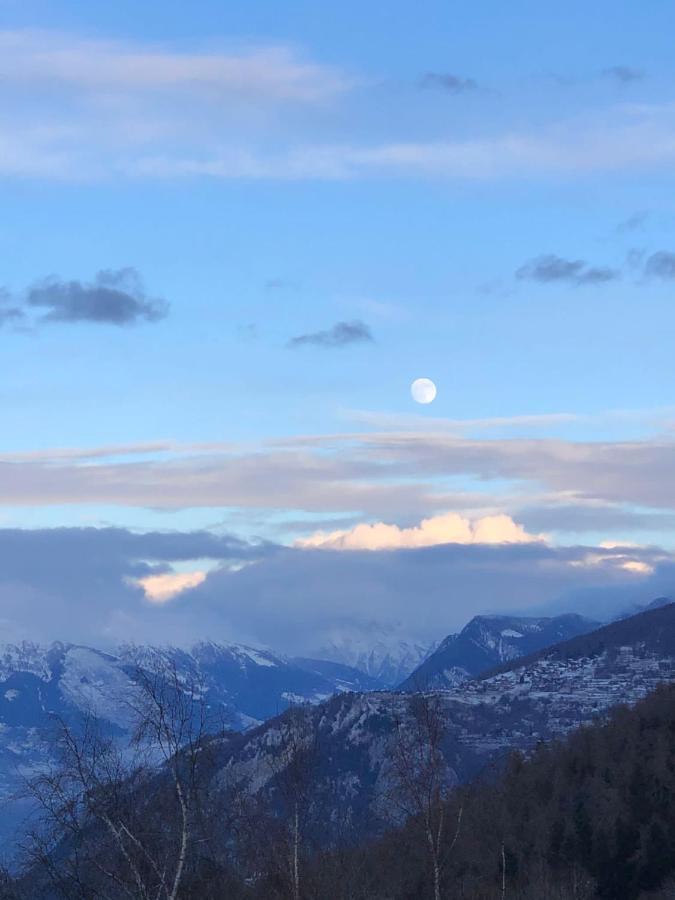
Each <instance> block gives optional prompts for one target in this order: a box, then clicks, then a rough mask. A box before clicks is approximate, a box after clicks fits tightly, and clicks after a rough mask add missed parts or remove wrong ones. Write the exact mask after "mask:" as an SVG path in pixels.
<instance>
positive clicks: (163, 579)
mask: <svg viewBox="0 0 675 900" xmlns="http://www.w3.org/2000/svg"><path fill="white" fill-rule="evenodd" d="M205 578H206V572H163V573H162V574H160V575H146V576H145V577H144V578H138V579H137V580H136V583H137V584H139V585H140V586H141V587H142V588H143V591H144V593H145V596H146V597H147V598H148V600H150V601H152V602H153V603H164V602H165V601H167V600H170V599H171V598H172V597H175V596H176V595H177V594H181V593H182V592H183V591H187V590H189V589H190V588H194V587H197V585H198V584H201V583H202V582H203V581H204V579H205Z"/></svg>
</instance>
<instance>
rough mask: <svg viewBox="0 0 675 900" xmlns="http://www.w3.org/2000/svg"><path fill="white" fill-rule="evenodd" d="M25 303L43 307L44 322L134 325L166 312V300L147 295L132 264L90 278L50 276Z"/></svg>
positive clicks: (28, 296) (33, 306) (160, 316)
mask: <svg viewBox="0 0 675 900" xmlns="http://www.w3.org/2000/svg"><path fill="white" fill-rule="evenodd" d="M26 305H27V306H28V307H32V308H34V309H44V310H46V312H45V314H44V315H43V316H41V321H44V322H97V323H106V324H111V325H131V324H133V323H135V322H139V321H142V320H145V321H147V322H156V321H158V320H159V319H162V318H164V317H165V316H166V314H167V312H168V304H167V303H166V301H165V300H160V299H150V298H148V297H147V296H146V294H145V291H144V289H143V285H142V282H141V279H140V276H139V275H138V272H137V271H136V270H135V269H133V268H124V269H105V270H102V271H100V272H98V273H97V275H96V277H95V278H94V280H93V281H91V282H82V281H63V280H61V279H59V278H56V277H51V278H47V279H45V280H44V281H42V282H40V283H39V284H36V285H34V286H33V287H32V288H31V289H30V290H29V291H28V294H27V297H26Z"/></svg>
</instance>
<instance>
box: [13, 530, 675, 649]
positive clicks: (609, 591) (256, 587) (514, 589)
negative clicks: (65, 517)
mask: <svg viewBox="0 0 675 900" xmlns="http://www.w3.org/2000/svg"><path fill="white" fill-rule="evenodd" d="M626 553H629V554H630V558H631V559H634V560H642V561H644V562H645V563H646V564H648V565H652V566H654V574H653V575H651V576H638V575H636V574H635V573H634V572H630V571H627V570H626V569H624V568H622V562H623V561H625V559H626ZM205 557H206V558H210V559H212V560H217V561H220V562H221V563H222V566H221V567H220V568H217V569H215V570H213V571H212V572H211V573H210V574H209V575H208V576H207V578H206V580H205V581H204V582H203V584H201V585H200V586H199V587H196V588H193V589H191V590H188V591H185V592H184V593H182V594H180V595H179V596H177V597H175V598H174V599H173V600H171V601H169V602H167V603H165V604H163V605H160V604H151V603H148V602H147V601H146V599H145V598H144V595H143V593H142V591H141V589H140V588H139V587H138V585H137V584H136V583H135V579H137V578H140V577H143V576H146V575H149V574H152V573H154V572H158V571H162V570H163V569H166V564H167V563H169V562H175V561H187V560H194V561H195V562H196V561H197V560H201V559H203V558H205ZM241 562H244V563H251V564H250V565H245V566H244V567H243V568H235V567H233V566H232V565H231V564H232V563H241ZM674 589H675V570H674V567H673V562H672V558H671V557H670V556H669V555H667V554H665V553H663V552H662V551H659V552H657V551H655V550H654V549H653V548H609V549H606V548H597V547H560V548H555V547H550V546H546V545H544V544H529V545H510V546H508V545H503V546H485V545H469V546H466V545H464V546H461V545H456V544H447V545H444V546H436V547H427V548H421V549H417V550H388V551H370V552H369V551H359V552H355V551H351V552H331V551H326V550H304V549H292V548H288V547H281V546H278V545H274V544H252V543H248V542H246V541H242V540H239V539H238V538H236V537H233V536H229V535H228V536H223V537H221V536H218V535H213V534H209V533H208V532H192V533H180V532H173V533H158V532H153V533H147V534H139V533H134V532H130V531H126V530H125V529H119V528H108V529H95V528H61V529H37V530H32V531H31V530H19V529H0V627H1V628H2V633H3V637H4V639H5V640H15V639H17V638H21V637H28V638H31V639H33V640H41V641H47V640H54V639H60V640H66V641H76V642H83V643H94V644H97V645H99V646H100V645H102V644H107V643H118V642H122V641H138V642H142V641H150V642H153V643H166V642H171V643H176V644H180V645H185V644H188V643H191V642H193V641H196V640H199V639H204V638H208V639H213V640H222V641H227V640H240V641H245V642H248V643H252V644H267V645H269V646H271V647H273V648H275V649H278V650H280V651H282V652H287V653H302V654H305V655H307V654H309V653H311V652H314V651H316V650H317V648H318V647H320V646H321V645H322V644H326V643H328V642H329V641H330V640H331V638H332V637H334V636H335V635H337V634H342V635H344V634H354V635H355V636H359V635H360V636H361V638H362V639H363V640H366V639H368V637H369V635H370V637H371V638H372V630H373V626H374V625H375V626H377V627H378V628H380V629H382V630H384V631H387V630H389V631H391V632H393V633H399V634H400V635H401V636H404V637H407V638H415V639H422V640H431V639H438V638H440V637H443V636H444V635H445V634H447V633H448V632H450V631H453V630H455V629H457V628H459V627H461V626H462V625H463V624H464V623H465V622H466V621H467V620H468V619H469V618H470V617H471V616H474V615H476V614H478V613H482V612H509V611H521V612H527V611H534V610H535V609H536V610H540V609H541V608H549V609H552V608H554V607H555V608H558V609H569V610H575V609H576V610H580V611H583V612H585V613H586V614H587V615H596V616H598V617H601V616H603V615H605V614H611V613H612V612H616V611H617V610H619V609H623V608H624V607H626V606H628V605H631V604H633V603H640V602H646V601H649V600H651V599H653V598H654V597H656V596H659V595H664V594H671V593H672V592H673V590H674Z"/></svg>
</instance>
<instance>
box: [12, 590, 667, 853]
mask: <svg viewBox="0 0 675 900" xmlns="http://www.w3.org/2000/svg"><path fill="white" fill-rule="evenodd" d="M664 603H667V601H665V600H659V601H655V602H654V603H653V604H651V605H650V606H652V607H654V608H652V609H648V610H647V611H646V612H642V613H639V614H637V615H633V616H631V617H628V618H624V619H622V620H620V621H618V622H616V623H614V624H611V625H608V626H604V627H600V628H598V627H596V626H597V623H594V622H593V621H591V620H589V619H584V618H582V617H581V616H576V615H563V616H556V617H552V618H550V617H549V618H528V617H503V616H478V617H476V618H474V619H472V620H471V622H469V623H468V624H467V626H466V627H465V628H464V629H463V630H462V631H461V632H460V633H459V634H458V635H450V636H449V637H447V638H446V639H445V640H444V641H442V642H441V644H440V645H439V646H438V648H437V649H436V650H435V651H434V652H432V653H431V655H429V656H428V658H427V659H426V660H424V659H422V660H421V661H420V657H422V656H423V655H424V651H423V648H422V647H421V646H420V645H415V644H414V643H413V642H409V643H406V642H403V643H404V644H406V646H405V647H403V648H402V655H399V656H396V654H395V653H393V652H392V643H391V642H389V643H386V644H383V646H384V647H385V648H386V653H383V652H382V648H379V649H377V650H376V651H375V650H374V651H373V652H372V653H371V654H370V655H369V656H368V655H366V657H365V658H362V657H361V656H360V655H359V654H360V652H361V651H360V650H358V652H357V649H356V648H355V647H354V646H352V647H351V649H350V653H349V654H346V643H344V642H343V644H342V651H344V652H345V654H346V655H347V658H349V659H354V658H356V659H357V660H362V659H364V660H365V662H366V663H367V665H366V668H370V669H371V671H370V673H369V672H367V671H362V670H360V669H358V668H355V667H351V666H349V665H347V664H346V663H345V662H341V661H336V660H329V659H309V658H293V659H287V658H285V657H283V656H281V655H278V654H275V653H273V652H272V651H270V650H267V649H259V648H253V647H249V646H245V645H242V644H217V643H213V642H203V643H200V644H197V645H195V646H194V647H192V648H191V649H190V650H183V649H178V648H170V647H152V646H146V645H144V646H134V645H126V646H121V647H118V648H116V649H114V650H106V651H104V650H101V649H96V648H92V647H85V646H80V645H75V644H64V643H55V644H52V645H50V646H49V647H40V646H38V645H35V644H31V643H27V642H26V643H22V644H20V645H5V646H4V647H2V648H0V803H2V804H3V815H2V816H1V817H0V837H3V836H6V835H7V834H9V833H10V832H11V831H12V830H13V829H14V828H15V827H16V821H17V816H18V815H19V814H20V813H21V811H22V806H21V804H20V803H18V802H16V798H17V796H18V794H19V793H20V787H21V784H22V782H23V780H24V779H25V778H28V777H30V776H31V775H33V774H35V773H36V772H39V771H42V770H43V769H44V768H45V767H46V766H49V764H50V763H51V762H52V761H53V760H54V745H53V734H54V720H55V719H60V720H63V721H65V722H74V721H76V720H77V719H78V718H81V717H82V716H83V715H86V714H89V713H93V714H94V715H95V716H96V717H97V718H98V719H99V721H100V722H101V723H102V724H103V726H104V727H105V729H106V730H107V732H108V733H110V734H112V735H114V736H117V737H119V739H120V740H122V741H123V740H125V739H126V738H127V737H128V735H129V734H130V731H131V728H132V724H133V712H132V711H133V707H134V700H135V698H136V696H137V692H138V690H139V687H138V673H139V668H140V669H141V670H149V671H157V670H161V669H162V668H163V667H171V668H173V669H174V670H175V671H176V673H178V675H179V677H180V678H187V677H188V676H190V677H196V678H198V680H199V683H200V686H201V689H202V690H203V695H204V697H205V698H206V703H207V706H208V709H209V712H210V713H212V714H213V719H214V721H217V723H218V730H219V731H221V732H222V729H226V730H227V732H228V734H227V735H226V736H225V737H220V738H218V739H217V740H218V742H219V744H218V753H219V757H220V761H221V765H222V766H223V767H225V766H227V768H228V772H229V774H230V775H231V776H233V777H235V778H236V777H237V773H240V774H241V777H242V778H244V775H245V774H246V777H248V774H250V771H251V767H252V765H253V764H254V763H255V762H256V761H257V762H258V763H260V762H261V760H262V758H263V757H264V756H265V754H266V752H267V750H266V748H269V746H271V745H274V744H275V742H276V743H278V742H279V740H280V739H281V736H282V734H283V731H284V729H287V728H288V722H289V721H290V720H289V718H288V717H287V715H286V714H285V712H284V711H285V710H286V709H287V708H288V707H289V706H296V707H297V706H298V705H301V706H303V707H304V706H306V705H307V704H309V708H308V715H310V717H311V719H312V721H313V723H314V725H315V727H316V729H317V733H318V734H319V735H320V736H321V743H322V748H323V749H324V750H325V752H326V754H327V756H326V759H327V762H326V764H325V765H324V780H325V782H326V784H328V782H330V783H331V784H332V785H338V791H339V793H340V795H341V796H342V799H343V800H344V802H345V803H346V804H347V806H349V807H350V812H349V814H350V815H353V814H358V816H360V817H361V819H362V820H363V821H364V822H366V821H368V822H370V823H371V825H372V824H373V823H374V822H375V820H376V819H377V814H376V812H375V809H376V807H377V797H378V796H380V795H382V793H383V791H385V790H386V784H387V778H388V774H387V769H388V763H389V759H390V755H391V746H390V742H391V738H392V734H393V732H394V730H395V724H396V722H397V721H402V720H405V718H406V716H407V715H408V710H409V695H410V693H411V692H412V691H415V690H419V688H420V686H422V687H423V688H424V690H435V691H437V692H438V696H439V697H440V698H441V701H442V706H443V710H444V715H445V716H446V717H447V722H448V729H447V740H446V745H447V746H446V756H447V759H448V762H449V764H450V767H451V770H452V777H453V778H454V779H456V780H457V781H463V780H466V779H468V778H470V777H471V776H472V775H473V774H475V773H476V772H478V771H480V770H481V769H482V768H483V767H484V766H485V765H487V764H488V763H489V762H491V761H492V760H494V759H497V758H499V757H500V756H501V755H503V754H504V753H505V752H507V751H508V750H509V749H512V748H521V749H527V748H528V747H530V746H532V745H533V744H534V743H536V742H537V741H540V740H546V739H548V738H550V737H554V736H556V735H559V734H562V733H565V732H566V731H568V730H569V729H571V728H574V727H577V726H578V725H579V724H582V723H584V722H586V721H589V720H591V719H593V718H595V717H597V716H599V715H602V714H603V712H604V711H606V710H607V709H608V708H609V707H611V706H612V705H613V704H615V703H618V702H624V701H627V702H633V701H634V700H637V699H639V698H640V697H642V696H644V694H645V693H647V692H648V691H649V690H650V689H651V688H652V687H653V686H655V684H656V683H658V682H659V681H661V680H675V605H674V604H668V605H663V604H664ZM376 644H377V640H376ZM551 645H554V646H551ZM399 650H401V647H400V645H399ZM350 654H351V655H350ZM406 654H408V655H407V656H406ZM336 655H339V654H337V653H336ZM415 657H417V659H416V663H417V668H416V670H415V671H414V672H413V673H412V674H411V673H410V669H409V668H408V669H407V670H406V668H405V665H404V664H403V660H404V659H405V660H407V664H408V665H410V664H411V662H412V660H413V659H414V658H415ZM375 673H377V675H379V677H376V674H375ZM401 673H402V675H403V677H402V679H401V683H400V689H398V690H392V689H391V688H390V687H389V684H390V683H391V678H392V677H394V675H396V674H401ZM262 768H263V769H265V766H263V767H262ZM267 769H268V770H269V767H267ZM214 777H215V776H214ZM214 789H217V778H216V782H215V783H214ZM352 807H353V808H352Z"/></svg>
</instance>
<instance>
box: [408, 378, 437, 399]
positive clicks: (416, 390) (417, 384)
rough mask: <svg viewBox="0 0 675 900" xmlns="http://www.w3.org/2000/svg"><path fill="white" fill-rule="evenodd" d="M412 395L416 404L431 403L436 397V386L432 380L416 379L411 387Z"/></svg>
mask: <svg viewBox="0 0 675 900" xmlns="http://www.w3.org/2000/svg"><path fill="white" fill-rule="evenodd" d="M410 393H411V394H412V398H413V400H414V401H415V402H416V403H431V401H432V400H433V399H434V398H435V397H436V385H435V384H434V383H433V381H432V380H431V378H416V379H415V380H414V381H413V383H412V384H411V385H410Z"/></svg>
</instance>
